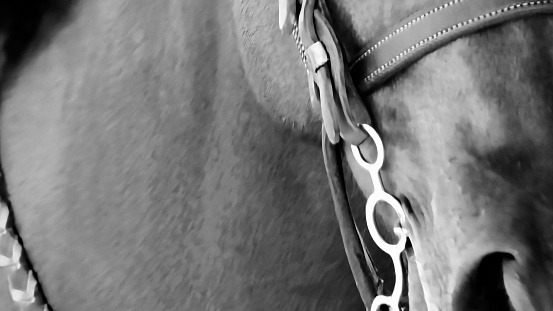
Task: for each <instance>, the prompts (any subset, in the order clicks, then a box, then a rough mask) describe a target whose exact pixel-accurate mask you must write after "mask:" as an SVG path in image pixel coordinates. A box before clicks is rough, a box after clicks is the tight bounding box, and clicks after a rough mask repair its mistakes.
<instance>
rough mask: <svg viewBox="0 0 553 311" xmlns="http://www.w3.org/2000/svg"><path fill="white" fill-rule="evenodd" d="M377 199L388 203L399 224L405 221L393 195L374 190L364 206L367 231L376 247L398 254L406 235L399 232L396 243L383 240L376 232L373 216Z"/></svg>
mask: <svg viewBox="0 0 553 311" xmlns="http://www.w3.org/2000/svg"><path fill="white" fill-rule="evenodd" d="M379 201H384V202H386V203H388V204H389V205H390V206H391V207H392V208H393V209H394V211H395V212H396V214H397V216H398V218H399V222H400V224H404V223H405V213H404V212H403V209H402V208H401V204H399V202H398V201H397V200H396V199H395V198H394V197H393V196H391V195H390V194H388V193H386V192H383V191H380V192H375V193H373V194H371V195H370V196H369V199H368V200H367V205H366V207H365V216H366V218H367V227H368V229H369V233H370V234H371V237H372V238H373V240H374V242H375V243H376V245H378V247H380V249H382V250H383V251H384V252H386V253H387V254H388V255H390V256H396V255H399V254H400V253H401V252H402V251H403V250H404V249H405V244H406V242H407V235H406V234H405V233H403V232H402V233H401V234H399V241H398V242H397V243H396V244H390V243H388V242H386V241H384V239H383V238H382V236H381V235H380V232H378V229H377V228H376V220H375V218H374V212H375V209H376V204H377V203H378V202H379Z"/></svg>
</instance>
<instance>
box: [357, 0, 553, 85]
mask: <svg viewBox="0 0 553 311" xmlns="http://www.w3.org/2000/svg"><path fill="white" fill-rule="evenodd" d="M545 13H549V14H550V13H553V1H550V0H546V1H521V0H451V1H443V2H442V4H441V5H438V6H434V7H431V8H427V9H424V10H421V11H419V12H417V13H415V14H413V15H411V16H410V17H409V18H406V19H405V20H403V21H402V22H400V23H399V24H397V25H396V27H394V28H392V31H389V32H387V33H385V34H383V35H381V36H378V37H377V39H376V40H373V41H372V42H371V43H369V44H368V45H367V46H366V47H365V48H364V49H363V50H362V52H361V53H359V54H358V55H357V56H356V57H354V58H353V59H354V61H353V62H351V63H350V69H351V75H352V77H353V80H354V81H355V84H356V86H357V87H358V89H359V90H360V91H362V92H368V91H373V90H374V89H375V88H377V87H378V86H380V85H382V83H384V82H386V81H387V80H388V79H389V78H391V77H392V76H394V75H395V74H397V73H398V72H399V71H400V70H402V69H404V68H406V67H408V66H409V65H411V64H413V63H414V62H415V61H417V60H419V59H420V58H422V57H424V56H425V55H427V54H429V53H432V52H433V51H435V50H437V49H438V48H440V47H442V46H444V45H446V44H448V43H450V42H452V41H454V40H456V39H458V38H459V37H461V36H465V35H468V34H471V33H474V32H476V31H478V30H481V29H483V28H486V27H490V26H493V25H496V24H499V23H502V22H506V21H512V20H513V19H516V18H522V17H527V16H530V15H534V14H545Z"/></svg>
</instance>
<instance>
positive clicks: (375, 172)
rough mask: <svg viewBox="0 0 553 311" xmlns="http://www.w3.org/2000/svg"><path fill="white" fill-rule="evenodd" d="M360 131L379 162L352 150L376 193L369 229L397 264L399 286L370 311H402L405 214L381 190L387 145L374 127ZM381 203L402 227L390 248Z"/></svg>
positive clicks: (376, 301) (369, 212) (368, 213)
mask: <svg viewBox="0 0 553 311" xmlns="http://www.w3.org/2000/svg"><path fill="white" fill-rule="evenodd" d="M361 127H362V128H363V129H364V130H365V131H366V132H367V133H368V134H369V136H370V137H371V138H372V140H373V141H374V144H375V145H376V151H377V156H376V161H375V162H374V163H369V162H367V161H366V160H365V159H363V157H362V156H361V152H360V150H359V147H358V146H354V145H352V146H351V150H352V152H353V156H354V158H355V160H356V161H357V162H358V163H359V164H360V165H361V167H363V168H364V169H365V170H367V171H368V172H369V174H370V176H371V180H372V184H373V188H374V189H373V193H372V194H371V195H369V198H368V199H367V204H366V206H365V217H366V218H367V227H368V229H369V233H370V234H371V237H372V238H373V240H374V242H375V243H376V245H377V246H378V247H380V249H382V250H383V251H384V252H385V253H386V254H388V255H389V256H390V257H391V258H392V262H393V264H394V272H395V275H396V282H395V284H394V290H393V292H392V295H390V296H384V295H379V296H377V297H376V298H375V299H374V301H373V303H372V305H371V311H378V310H379V309H380V307H381V306H382V305H387V306H389V307H390V310H392V311H400V307H399V300H400V297H401V293H402V290H403V282H404V280H403V271H402V267H401V257H400V256H401V253H402V252H403V251H404V250H405V243H406V242H407V231H406V230H405V229H404V225H405V213H404V212H403V209H402V207H401V204H400V203H399V201H398V200H397V199H396V198H394V197H393V196H392V195H390V194H389V193H387V192H386V190H384V187H383V186H382V179H381V178H380V169H381V168H382V164H383V163H384V144H383V143H382V139H380V136H379V135H378V133H377V132H376V130H375V129H374V128H372V127H371V126H369V125H367V124H362V125H361ZM381 201H382V202H386V203H388V205H390V206H391V207H392V208H393V209H394V211H395V212H396V213H397V215H398V218H399V223H400V226H401V227H396V228H394V232H395V233H396V234H397V235H398V237H399V241H398V242H397V243H396V244H389V243H388V242H386V241H385V240H384V239H383V238H382V236H381V235H380V233H379V232H378V229H377V228H376V221H375V211H376V204H377V203H378V202H381Z"/></svg>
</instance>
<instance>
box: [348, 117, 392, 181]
mask: <svg viewBox="0 0 553 311" xmlns="http://www.w3.org/2000/svg"><path fill="white" fill-rule="evenodd" d="M361 128H363V130H365V132H367V134H369V136H370V137H371V138H372V140H373V141H374V144H375V146H376V161H374V163H369V162H367V161H366V160H365V159H363V156H362V155H361V150H359V146H354V145H351V151H352V152H353V157H354V158H355V160H356V161H357V163H359V165H361V166H362V167H363V168H364V169H366V170H367V171H369V172H371V173H378V171H379V170H380V168H382V164H383V163H384V144H383V143H382V139H380V136H379V135H378V133H377V132H376V130H375V129H374V128H372V127H371V126H370V125H368V124H361Z"/></svg>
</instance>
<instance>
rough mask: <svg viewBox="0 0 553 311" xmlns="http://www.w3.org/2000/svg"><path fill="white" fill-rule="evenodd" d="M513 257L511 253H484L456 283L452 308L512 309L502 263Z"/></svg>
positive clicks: (510, 310) (500, 310)
mask: <svg viewBox="0 0 553 311" xmlns="http://www.w3.org/2000/svg"><path fill="white" fill-rule="evenodd" d="M514 259H515V258H514V257H513V255H511V254H508V253H501V252H497V253H492V254H488V255H486V256H485V257H484V258H483V259H482V261H481V262H480V264H479V265H478V266H477V267H475V269H474V270H473V271H472V272H471V273H470V274H469V275H468V276H467V277H466V278H465V279H464V280H463V281H462V283H461V284H458V285H459V286H458V287H457V288H456V290H455V293H454V295H455V296H454V300H453V309H454V310H455V311H472V310H475V311H476V310H482V311H483V310H497V311H514V310H515V309H514V308H513V305H512V304H511V301H510V299H509V295H508V294H507V290H506V289H505V282H504V279H503V275H504V274H503V266H504V263H505V262H507V261H512V260H514Z"/></svg>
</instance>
